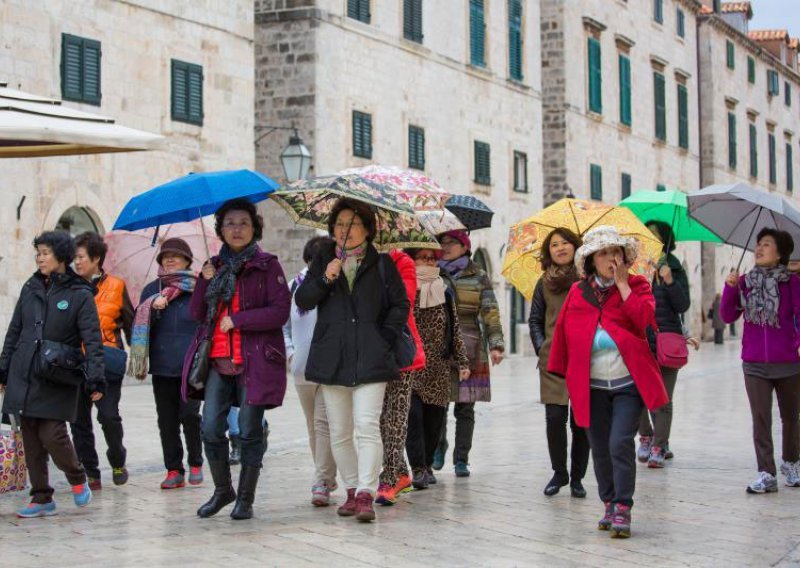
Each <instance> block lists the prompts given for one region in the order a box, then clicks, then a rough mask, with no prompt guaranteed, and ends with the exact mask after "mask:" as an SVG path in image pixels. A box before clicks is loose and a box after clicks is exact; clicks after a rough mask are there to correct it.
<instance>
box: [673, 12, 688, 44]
mask: <svg viewBox="0 0 800 568" xmlns="http://www.w3.org/2000/svg"><path fill="white" fill-rule="evenodd" d="M675 17H676V19H677V22H676V24H675V25H676V28H677V30H676V31H677V33H678V37H679V38H681V39H685V38H686V13H685V12H684V11H683V10H682V9H681V8H677V9H676V12H675Z"/></svg>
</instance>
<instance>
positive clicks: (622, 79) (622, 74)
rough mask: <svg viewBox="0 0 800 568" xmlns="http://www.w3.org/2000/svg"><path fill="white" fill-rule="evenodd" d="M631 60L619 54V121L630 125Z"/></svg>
mask: <svg viewBox="0 0 800 568" xmlns="http://www.w3.org/2000/svg"><path fill="white" fill-rule="evenodd" d="M631 118H632V116H631V60H630V59H629V58H628V56H627V55H625V54H624V53H620V54H619V121H620V122H621V123H622V124H624V125H626V126H630V125H631V122H632V121H631Z"/></svg>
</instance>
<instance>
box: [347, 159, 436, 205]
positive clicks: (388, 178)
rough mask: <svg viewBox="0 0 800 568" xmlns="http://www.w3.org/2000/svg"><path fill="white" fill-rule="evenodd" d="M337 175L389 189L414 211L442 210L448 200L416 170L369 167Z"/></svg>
mask: <svg viewBox="0 0 800 568" xmlns="http://www.w3.org/2000/svg"><path fill="white" fill-rule="evenodd" d="M339 174H340V175H357V176H361V177H363V178H365V179H368V180H370V181H374V182H375V183H378V184H381V185H383V186H386V187H389V188H391V189H392V190H393V191H394V192H395V193H396V194H397V195H398V197H399V200H400V201H404V202H406V203H408V204H409V205H411V208H412V209H414V210H415V211H436V210H441V209H444V206H445V204H446V203H447V200H448V199H450V194H449V193H448V192H446V191H445V190H444V189H442V187H441V186H440V185H439V184H438V183H436V182H435V181H434V180H433V179H431V178H429V177H428V176H426V175H425V174H423V173H422V172H420V171H418V170H407V169H404V168H398V167H395V166H378V165H370V166H364V167H363V168H350V169H347V170H343V171H341V172H339Z"/></svg>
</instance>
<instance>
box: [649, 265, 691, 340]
mask: <svg viewBox="0 0 800 568" xmlns="http://www.w3.org/2000/svg"><path fill="white" fill-rule="evenodd" d="M667 264H668V265H669V267H670V269H672V284H669V285H667V284H664V282H663V281H661V279H660V278H656V279H655V280H654V281H653V296H655V299H656V323H657V324H658V330H659V331H670V332H673V333H683V325H682V322H681V314H683V313H685V312H686V311H687V310H688V309H689V305H690V300H689V278H688V277H687V276H686V271H685V270H684V269H683V266H681V263H680V261H679V260H678V259H677V258H675V256H674V255H671V254H670V255H668V256H667Z"/></svg>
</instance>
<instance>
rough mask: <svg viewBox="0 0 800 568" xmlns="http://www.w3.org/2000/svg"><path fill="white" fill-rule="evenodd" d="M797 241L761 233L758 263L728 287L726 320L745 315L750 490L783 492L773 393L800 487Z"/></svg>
mask: <svg viewBox="0 0 800 568" xmlns="http://www.w3.org/2000/svg"><path fill="white" fill-rule="evenodd" d="M793 250H794V240H793V239H792V236H791V235H790V234H789V233H787V232H786V231H781V230H778V229H771V228H764V229H761V230H760V231H759V232H758V236H757V237H756V247H755V261H756V265H755V267H754V268H753V269H752V270H751V271H750V272H748V273H747V274H745V275H743V276H739V273H738V272H737V271H735V270H734V271H731V273H730V274H729V275H728V278H727V279H726V281H725V287H724V289H723V291H722V302H721V305H720V313H721V315H722V319H723V320H725V322H726V323H733V322H735V321H736V320H737V319H739V317H740V316H744V333H743V334H742V369H743V371H744V385H745V390H746V391H747V399H748V400H749V402H750V413H751V415H752V417H753V444H754V446H755V450H756V463H757V465H758V477H757V478H756V479H755V480H754V481H753V482H752V483H751V484H750V485H748V486H747V492H748V493H772V492H775V491H777V490H778V481H777V479H776V476H777V470H776V468H775V458H774V457H773V444H772V393H773V392H774V393H775V396H776V397H777V399H778V408H779V410H780V416H781V423H782V429H783V451H782V458H783V463H782V464H781V473H783V475H784V476H785V478H786V486H787V487H800V422H799V421H798V417H799V416H800V333H798V323H797V322H798V321H800V277H798V276H797V275H796V274H792V273H790V272H789V269H788V266H787V265H788V264H789V257H790V256H791V254H792V252H793Z"/></svg>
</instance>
